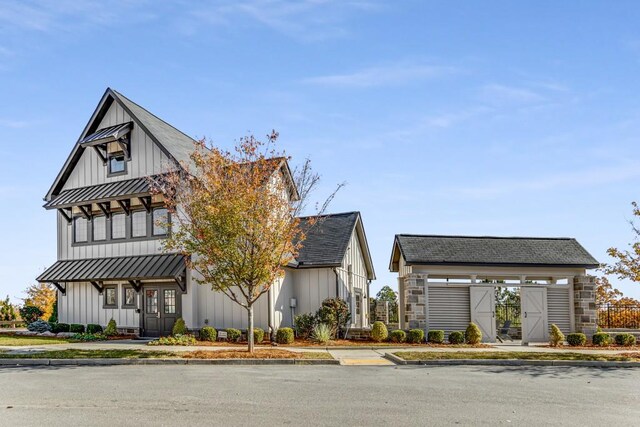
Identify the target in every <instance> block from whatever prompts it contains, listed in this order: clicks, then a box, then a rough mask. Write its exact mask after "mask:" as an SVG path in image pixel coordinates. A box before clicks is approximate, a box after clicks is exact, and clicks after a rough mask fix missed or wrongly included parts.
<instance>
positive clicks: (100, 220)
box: [92, 215, 107, 241]
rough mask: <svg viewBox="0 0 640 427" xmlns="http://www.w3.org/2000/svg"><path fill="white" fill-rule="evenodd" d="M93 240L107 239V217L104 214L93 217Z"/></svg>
mask: <svg viewBox="0 0 640 427" xmlns="http://www.w3.org/2000/svg"><path fill="white" fill-rule="evenodd" d="M92 221H93V240H94V241H100V240H107V217H106V216H104V215H101V216H94V217H93V220H92Z"/></svg>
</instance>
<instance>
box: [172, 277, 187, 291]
mask: <svg viewBox="0 0 640 427" xmlns="http://www.w3.org/2000/svg"><path fill="white" fill-rule="evenodd" d="M175 279H176V283H177V284H178V286H179V287H180V289H181V290H182V292H184V293H187V282H186V280H185V277H184V276H176V277H175Z"/></svg>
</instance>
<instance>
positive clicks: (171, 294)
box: [163, 289, 176, 314]
mask: <svg viewBox="0 0 640 427" xmlns="http://www.w3.org/2000/svg"><path fill="white" fill-rule="evenodd" d="M163 302H164V312H165V314H175V312H176V290H175V289H165V290H164V301H163Z"/></svg>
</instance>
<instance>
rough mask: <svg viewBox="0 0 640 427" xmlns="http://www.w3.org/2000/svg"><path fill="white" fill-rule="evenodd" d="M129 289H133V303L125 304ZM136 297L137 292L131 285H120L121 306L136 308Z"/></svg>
mask: <svg viewBox="0 0 640 427" xmlns="http://www.w3.org/2000/svg"><path fill="white" fill-rule="evenodd" d="M128 290H131V291H133V304H127V291H128ZM137 297H138V293H137V292H136V290H135V288H134V287H133V286H131V285H124V286H122V308H127V309H129V308H136V307H137Z"/></svg>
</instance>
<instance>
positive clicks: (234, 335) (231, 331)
mask: <svg viewBox="0 0 640 427" xmlns="http://www.w3.org/2000/svg"><path fill="white" fill-rule="evenodd" d="M226 331H227V341H229V342H238V341H240V337H241V336H242V332H240V329H236V328H227V329H226Z"/></svg>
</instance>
